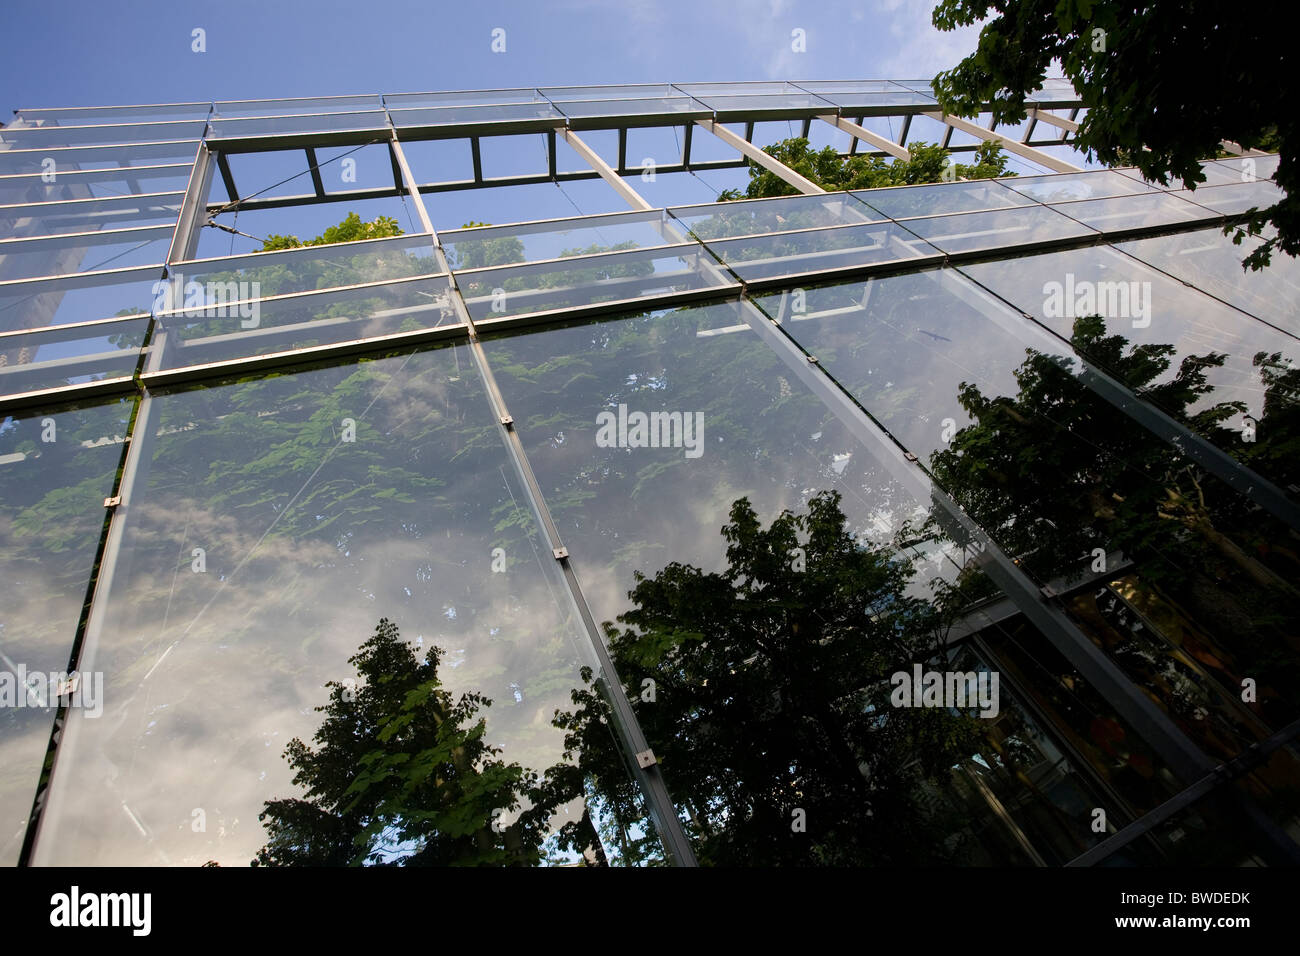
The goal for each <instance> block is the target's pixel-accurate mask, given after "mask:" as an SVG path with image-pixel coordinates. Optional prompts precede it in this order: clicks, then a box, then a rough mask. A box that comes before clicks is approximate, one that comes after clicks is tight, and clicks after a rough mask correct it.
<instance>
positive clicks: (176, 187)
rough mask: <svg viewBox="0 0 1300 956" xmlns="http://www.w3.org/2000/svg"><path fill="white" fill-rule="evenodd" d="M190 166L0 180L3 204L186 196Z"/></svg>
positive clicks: (9, 177) (183, 164)
mask: <svg viewBox="0 0 1300 956" xmlns="http://www.w3.org/2000/svg"><path fill="white" fill-rule="evenodd" d="M189 180H190V164H189V163H166V164H159V165H154V166H139V167H136V168H133V169H125V168H124V169H87V170H66V171H63V172H59V171H58V169H57V167H56V169H55V172H54V177H53V179H52V180H51V179H50V177H48V176H45V175H43V174H41V173H28V174H26V175H19V176H7V177H2V178H0V202H2V203H4V204H5V205H19V204H24V203H54V202H61V201H64V200H69V199H110V198H112V197H114V196H127V195H134V194H138V193H160V192H169V191H170V192H180V193H184V192H185V187H186V185H187V184H188V183H189Z"/></svg>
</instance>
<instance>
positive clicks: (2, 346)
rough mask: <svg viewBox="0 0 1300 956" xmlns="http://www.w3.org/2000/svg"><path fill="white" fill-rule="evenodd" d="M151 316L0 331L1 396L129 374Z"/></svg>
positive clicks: (129, 375)
mask: <svg viewBox="0 0 1300 956" xmlns="http://www.w3.org/2000/svg"><path fill="white" fill-rule="evenodd" d="M148 325H149V318H148V316H143V317H141V318H136V319H125V320H122V321H116V322H107V323H96V324H94V325H83V326H74V327H73V328H69V329H55V330H51V331H47V332H27V333H19V334H17V335H0V396H5V395H17V394H21V393H23V392H31V391H36V390H38V389H44V388H57V387H59V386H61V385H74V384H79V383H82V382H93V381H99V380H101V379H110V378H130V377H131V375H132V373H134V372H135V367H136V363H137V362H138V360H139V357H140V355H139V349H140V346H141V345H143V344H144V336H145V332H146V331H147V329H148Z"/></svg>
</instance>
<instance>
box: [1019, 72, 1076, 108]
mask: <svg viewBox="0 0 1300 956" xmlns="http://www.w3.org/2000/svg"><path fill="white" fill-rule="evenodd" d="M1026 99H1028V100H1029V101H1030V102H1034V103H1046V102H1056V101H1060V102H1065V101H1069V102H1078V100H1079V94H1078V93H1077V92H1075V89H1074V84H1073V83H1071V82H1070V81H1069V80H1067V79H1062V78H1049V79H1045V80H1043V88H1042V89H1041V90H1036V91H1034V92H1033V93H1030V94H1029V95H1028V96H1027V97H1026Z"/></svg>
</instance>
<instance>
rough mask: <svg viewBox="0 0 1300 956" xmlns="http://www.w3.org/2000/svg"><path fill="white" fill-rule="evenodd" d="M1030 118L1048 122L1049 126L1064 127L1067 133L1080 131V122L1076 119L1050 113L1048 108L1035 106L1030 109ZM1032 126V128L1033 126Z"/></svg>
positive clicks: (1036, 121) (1039, 121) (1035, 120)
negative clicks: (1041, 108)
mask: <svg viewBox="0 0 1300 956" xmlns="http://www.w3.org/2000/svg"><path fill="white" fill-rule="evenodd" d="M1029 118H1030V119H1031V120H1033V121H1034V122H1035V123H1046V124H1047V125H1048V126H1055V127H1056V128H1057V129H1063V130H1065V131H1066V132H1067V133H1077V132H1079V124H1078V123H1076V122H1075V121H1074V120H1068V119H1065V118H1063V117H1060V116H1057V115H1056V114H1055V113H1049V112H1048V111H1047V110H1040V109H1039V108H1038V107H1034V108H1033V109H1032V110H1030V111H1029ZM1030 128H1031V129H1032V128H1033V127H1030ZM1028 138H1029V137H1028V136H1026V137H1025V139H1026V140H1028Z"/></svg>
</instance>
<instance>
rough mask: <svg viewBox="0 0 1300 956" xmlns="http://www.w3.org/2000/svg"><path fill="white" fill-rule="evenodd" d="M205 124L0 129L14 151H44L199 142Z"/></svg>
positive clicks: (1, 137) (1, 139) (0, 136)
mask: <svg viewBox="0 0 1300 956" xmlns="http://www.w3.org/2000/svg"><path fill="white" fill-rule="evenodd" d="M205 127H206V122H205V121H203V120H198V121H188V122H175V123H168V122H152V123H131V124H124V125H121V126H107V125H105V126H81V125H71V126H60V125H41V126H28V125H24V124H20V123H17V124H13V125H10V126H6V127H4V128H3V129H0V143H6V144H8V145H9V147H10V148H11V149H41V148H44V147H46V146H82V145H85V146H90V145H95V144H105V145H107V144H117V143H149V142H163V141H165V140H178V139H184V140H197V139H198V138H199V137H201V136H202V135H203V131H204V129H205Z"/></svg>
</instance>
